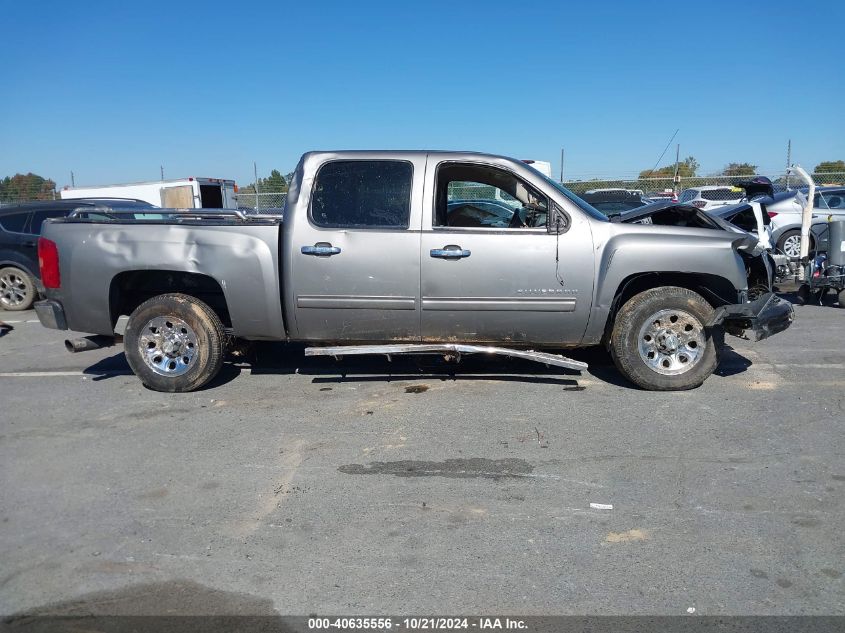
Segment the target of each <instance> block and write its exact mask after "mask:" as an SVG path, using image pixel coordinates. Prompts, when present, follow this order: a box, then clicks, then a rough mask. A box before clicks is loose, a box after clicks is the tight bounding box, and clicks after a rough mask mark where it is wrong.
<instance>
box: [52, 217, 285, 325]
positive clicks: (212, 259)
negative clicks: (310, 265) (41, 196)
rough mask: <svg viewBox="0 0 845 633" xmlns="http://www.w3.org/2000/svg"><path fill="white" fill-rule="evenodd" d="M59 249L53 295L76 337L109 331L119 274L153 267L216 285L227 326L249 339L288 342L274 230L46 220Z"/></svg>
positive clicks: (273, 226) (272, 226) (275, 227)
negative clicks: (112, 288) (111, 294)
mask: <svg viewBox="0 0 845 633" xmlns="http://www.w3.org/2000/svg"><path fill="white" fill-rule="evenodd" d="M44 236H45V237H47V238H48V239H51V240H53V241H55V242H56V243H57V244H58V249H59V262H60V267H61V272H62V288H61V290H60V291H58V292H51V293H50V295H51V296H56V298H59V299H60V300H61V301H62V303H63V305H64V307H65V310H66V314H67V320H68V326H69V327H70V329H72V330H75V331H78V332H90V333H95V334H111V333H112V332H113V326H114V324H113V323H112V320H111V314H110V308H109V290H110V285H111V282H112V280H113V279H114V278H115V276H116V275H118V274H119V273H122V272H126V271H135V270H156V271H180V272H190V273H199V274H203V275H206V276H209V277H212V278H213V279H215V280H216V281H217V283H218V284H220V287H221V288H222V289H223V294H224V296H225V297H226V303H227V306H228V310H229V314H230V316H231V320H232V328H233V330H234V332H235V334H236V335H237V336H241V337H244V338H251V339H268V340H281V339H284V338H285V331H284V323H283V320H282V309H281V300H280V296H279V277H278V274H279V268H278V265H279V261H278V244H279V226H278V225H277V224H265V225H257V226H243V225H221V226H208V225H206V226H199V225H170V224H141V223H132V224H112V223H103V224H97V223H86V222H79V223H76V222H55V223H46V224H45V231H44Z"/></svg>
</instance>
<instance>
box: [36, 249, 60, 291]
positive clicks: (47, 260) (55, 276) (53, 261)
mask: <svg viewBox="0 0 845 633" xmlns="http://www.w3.org/2000/svg"><path fill="white" fill-rule="evenodd" d="M38 268H39V269H40V270H41V283H43V284H44V287H45V288H61V286H62V276H61V274H59V249H58V247H57V246H56V243H55V242H54V241H53V240H48V239H47V238H46V237H39V238H38Z"/></svg>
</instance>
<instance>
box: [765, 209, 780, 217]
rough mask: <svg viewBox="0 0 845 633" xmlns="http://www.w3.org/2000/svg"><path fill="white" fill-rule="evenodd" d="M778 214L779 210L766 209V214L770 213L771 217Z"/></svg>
mask: <svg viewBox="0 0 845 633" xmlns="http://www.w3.org/2000/svg"><path fill="white" fill-rule="evenodd" d="M777 214H778V212H777V211H766V215H768V216H769V217H770V218H773V217H775V216H776V215H777Z"/></svg>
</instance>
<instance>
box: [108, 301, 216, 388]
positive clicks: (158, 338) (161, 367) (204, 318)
mask: <svg viewBox="0 0 845 633" xmlns="http://www.w3.org/2000/svg"><path fill="white" fill-rule="evenodd" d="M225 341H226V339H225V334H224V332H223V324H222V323H221V322H220V319H219V318H218V316H217V314H215V312H214V311H213V310H212V309H211V308H209V307H208V305H206V304H205V303H203V302H202V301H200V300H199V299H195V298H194V297H191V296H189V295H183V294H166V295H159V296H157V297H153V298H152V299H149V300H148V301H145V302H144V303H142V304H141V305H140V306H138V307H137V308H136V309H135V311H134V312H132V314H131V315H130V317H129V321H128V322H127V324H126V332H125V333H124V337H123V343H124V350H125V352H126V360H127V361H128V362H129V366H130V367H131V368H132V371H133V372H135V375H136V376H138V378H140V379H141V382H142V383H144V385H145V386H146V387H148V388H150V389H152V390H154V391H168V392H180V393H181V392H186V391H194V390H195V389H199V388H200V387H202V386H203V385H204V384H206V383H207V382H208V381H210V380H211V379H212V378H214V377H215V376H216V375H217V373H218V372H219V371H220V368H221V367H222V366H223V357H224V354H225V347H226V345H225Z"/></svg>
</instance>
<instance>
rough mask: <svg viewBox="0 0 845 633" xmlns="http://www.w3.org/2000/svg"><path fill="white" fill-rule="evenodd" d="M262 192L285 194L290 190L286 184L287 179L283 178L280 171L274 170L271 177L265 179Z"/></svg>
mask: <svg viewBox="0 0 845 633" xmlns="http://www.w3.org/2000/svg"><path fill="white" fill-rule="evenodd" d="M261 190H262V191H267V192H272V193H284V192H285V191H287V190H288V183H287V182H285V177H284V176H282V174H281V173H280V172H279V170H278V169H274V170H273V171H271V172H270V177H269V178H265V179H264V181H263V183H262V187H261Z"/></svg>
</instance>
